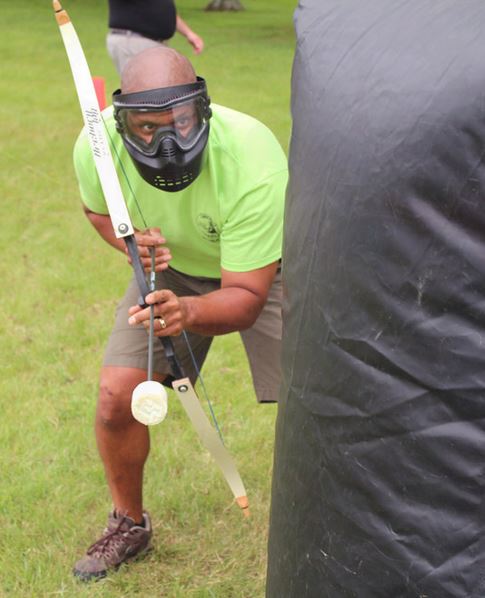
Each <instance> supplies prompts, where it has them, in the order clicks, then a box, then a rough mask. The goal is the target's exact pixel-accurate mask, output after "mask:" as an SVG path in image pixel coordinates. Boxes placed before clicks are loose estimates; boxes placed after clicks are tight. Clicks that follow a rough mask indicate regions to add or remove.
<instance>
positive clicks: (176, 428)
mask: <svg viewBox="0 0 485 598" xmlns="http://www.w3.org/2000/svg"><path fill="white" fill-rule="evenodd" d="M106 4H107V2H104V1H103V2H100V1H99V0H70V1H68V0H65V2H64V7H65V8H66V9H67V10H68V11H69V13H70V15H71V17H72V19H73V22H74V24H75V26H76V29H77V31H78V34H79V36H80V38H81V41H82V43H83V45H84V48H85V51H86V54H87V56H88V60H89V62H90V65H91V71H92V74H93V75H98V76H103V77H105V79H106V86H107V89H108V90H112V89H114V88H116V87H117V76H116V73H115V70H114V68H113V66H112V64H111V62H110V60H109V57H108V56H107V54H106V50H105V46H104V38H105V32H106V12H107V9H106ZM205 4H206V0H179V2H178V7H179V11H180V13H181V15H182V16H183V17H184V18H185V19H186V21H187V22H188V23H190V25H191V26H192V28H193V29H194V30H196V31H197V32H198V33H200V34H201V35H202V36H203V37H204V39H205V41H206V50H205V52H204V53H203V54H202V55H201V56H200V57H196V58H194V63H195V66H196V69H197V71H198V72H199V73H200V74H201V75H203V76H204V77H205V78H206V79H207V81H208V85H209V90H210V94H211V96H212V99H213V101H215V102H217V103H221V104H226V105H228V106H231V107H233V108H236V109H239V110H242V111H244V112H247V113H249V114H252V115H254V116H256V117H258V118H259V119H260V120H262V121H263V122H265V123H266V124H267V125H268V126H269V127H270V128H271V129H272V130H273V131H274V132H275V133H276V135H277V137H278V139H279V140H280V142H281V143H282V145H283V147H284V148H285V149H286V148H287V142H288V138H289V132H290V114H289V81H290V71H291V59H292V55H293V44H294V42H293V30H292V11H293V8H294V5H295V4H296V2H294V1H293V0H291V1H290V0H245V1H244V4H245V6H246V8H247V10H246V11H245V12H243V13H237V14H235V13H234V14H233V13H230V14H219V13H205V12H204V11H203V10H202V9H203V7H204V5H205ZM0 30H1V31H0V32H1V35H0V50H1V56H2V63H1V65H2V66H1V72H2V102H1V104H0V120H1V125H2V135H1V138H0V162H1V168H2V177H1V182H0V190H1V197H2V225H3V226H2V236H1V238H2V243H1V246H2V260H1V264H0V279H1V281H2V297H1V302H0V353H1V355H2V381H1V384H2V395H1V396H2V398H1V415H2V416H1V418H0V445H1V447H2V449H1V453H0V523H1V530H2V533H1V534H0V596H1V597H2V598H3V596H9V597H10V596H12V597H14V598H17V597H20V598H22V597H35V598H37V597H44V596H67V597H73V596H75V597H77V596H80V597H82V596H86V597H88V596H89V597H97V596H102V597H120V596H123V597H124V596H126V597H131V596H143V597H147V598H151V597H159V596H167V597H187V596H190V597H200V598H202V597H214V596H215V597H220V598H230V597H248V598H253V597H257V596H262V595H263V594H264V576H265V563H266V537H267V520H268V506H269V493H270V481H271V465H272V449H273V427H274V418H275V407H274V406H257V405H256V402H255V398H254V393H253V390H252V387H251V384H250V379H249V375H248V368H247V363H246V360H245V357H244V353H243V351H242V348H241V344H240V342H239V337H238V336H237V335H228V336H226V337H221V338H219V339H217V341H216V342H215V344H214V346H213V349H212V351H211V354H210V357H209V360H208V363H207V364H206V366H205V369H204V374H205V381H206V385H207V388H208V391H209V394H210V396H211V397H212V401H213V403H214V408H215V411H216V413H217V416H218V419H219V421H220V422H221V424H222V427H223V432H224V435H225V438H226V442H227V444H228V446H229V448H230V450H231V452H232V453H233V455H234V456H235V458H236V460H237V463H238V466H239V469H240V471H241V474H242V476H243V478H244V480H245V483H246V486H247V489H248V493H249V497H250V501H251V509H252V517H251V518H250V519H249V520H245V519H243V517H242V516H241V514H240V512H239V510H238V509H237V507H236V506H234V505H233V504H232V497H231V494H230V491H229V489H228V488H227V487H226V485H225V482H224V480H223V478H222V476H221V475H220V473H219V471H218V469H217V467H216V466H215V465H214V464H213V463H212V462H211V460H210V457H209V456H208V455H207V453H206V452H205V451H204V449H202V448H201V446H200V444H199V442H198V440H197V437H196V435H195V433H194V431H193V429H192V427H191V425H190V424H189V422H188V420H187V418H186V416H185V414H184V413H183V411H182V409H181V407H180V405H179V404H178V403H177V401H176V399H175V398H174V396H173V395H171V397H170V405H169V409H170V411H169V415H168V417H167V419H166V420H165V422H164V423H163V424H161V425H160V426H158V427H157V428H156V429H154V430H153V434H152V453H151V456H150V459H149V462H148V465H147V469H146V488H145V498H146V506H147V508H148V509H149V510H150V511H151V513H152V517H153V519H154V525H155V549H154V551H153V552H152V553H151V554H150V555H149V556H148V557H147V558H146V559H144V560H142V561H140V562H139V563H137V564H136V565H135V566H131V567H124V568H122V569H121V570H120V571H119V572H118V574H116V575H113V576H111V577H109V578H108V579H107V580H105V581H103V582H100V583H97V584H94V585H89V586H83V585H80V584H78V583H77V582H76V581H75V580H74V579H73V578H72V576H71V573H70V571H71V567H72V564H73V562H74V561H75V560H76V559H77V558H79V556H81V554H82V553H83V552H84V550H85V548H86V547H87V545H88V544H89V543H90V542H92V541H93V540H94V539H95V537H96V535H97V534H98V533H99V531H100V529H101V528H102V527H103V525H104V522H105V519H106V515H107V512H108V510H109V507H110V500H109V496H108V492H107V489H106V487H105V483H104V476H103V472H102V467H101V463H100V461H99V459H98V455H97V450H96V446H95V441H94V435H93V431H92V428H93V417H94V409H95V402H96V394H97V377H98V371H99V366H100V359H101V355H102V351H103V346H104V343H105V339H106V337H107V334H108V332H109V329H110V326H111V320H112V312H113V308H114V306H115V304H116V301H117V298H118V297H119V296H120V295H121V294H122V292H123V288H124V286H125V284H126V281H127V280H128V278H129V275H130V271H129V268H128V266H127V265H126V264H125V262H124V259H123V257H122V256H120V255H118V254H115V252H114V251H112V250H111V249H110V248H108V247H106V246H105V245H104V244H103V243H102V242H101V241H100V240H99V239H98V238H97V236H96V234H95V233H94V231H93V230H91V228H90V226H89V225H88V223H87V222H86V221H85V219H84V217H83V216H82V213H81V210H80V202H79V195H78V190H77V185H76V182H75V179H74V174H73V168H72V164H71V152H72V145H73V141H74V139H75V137H76V135H77V133H78V131H79V128H80V126H81V117H80V111H79V108H78V104H77V99H76V96H75V93H74V88H73V84H72V79H71V74H70V71H69V67H68V63H67V59H66V56H65V52H64V49H63V45H62V42H61V38H60V35H59V32H58V29H57V25H56V23H55V20H54V17H53V13H52V9H51V4H50V1H49V0H45V1H43V0H42V1H40V0H17V1H16V2H12V3H7V2H6V1H5V0H4V1H3V2H2V20H1V24H0ZM172 45H173V46H174V47H176V48H177V49H179V50H182V51H184V52H187V53H188V55H189V56H192V55H191V49H190V47H189V46H188V45H187V44H186V42H185V40H184V39H182V38H176V39H175V40H174V41H173V44H172Z"/></svg>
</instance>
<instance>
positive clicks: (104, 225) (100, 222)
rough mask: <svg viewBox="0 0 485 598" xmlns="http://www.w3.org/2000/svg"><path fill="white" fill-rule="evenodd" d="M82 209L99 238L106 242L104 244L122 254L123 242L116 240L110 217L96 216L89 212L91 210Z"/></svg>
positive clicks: (123, 249)
mask: <svg viewBox="0 0 485 598" xmlns="http://www.w3.org/2000/svg"><path fill="white" fill-rule="evenodd" d="M83 209H84V213H85V214H86V217H87V219H88V220H89V222H90V223H91V224H92V225H93V227H94V228H95V229H96V231H97V232H98V234H99V235H100V237H102V238H103V239H104V240H105V241H106V243H108V244H109V245H111V246H112V247H114V248H115V249H118V251H121V252H123V253H124V251H125V242H124V241H123V239H117V238H116V235H115V233H114V230H113V225H112V224H111V219H110V217H109V216H106V215H104V214H96V213H95V212H91V210H89V209H88V208H86V207H85V206H84V208H83Z"/></svg>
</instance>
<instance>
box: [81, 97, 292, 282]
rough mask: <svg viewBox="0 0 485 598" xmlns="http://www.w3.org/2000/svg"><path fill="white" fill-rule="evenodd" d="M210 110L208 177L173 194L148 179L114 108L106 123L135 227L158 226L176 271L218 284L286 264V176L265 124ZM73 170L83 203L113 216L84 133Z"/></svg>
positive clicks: (231, 112)
mask: <svg viewBox="0 0 485 598" xmlns="http://www.w3.org/2000/svg"><path fill="white" fill-rule="evenodd" d="M212 110H213V116H212V118H211V120H210V134H209V141H208V143H207V147H206V151H205V155H204V163H203V167H202V171H201V173H200V174H199V176H198V177H197V179H196V180H195V181H194V182H193V183H192V184H191V185H189V186H188V187H187V188H186V189H183V190H182V191H178V192H172V193H170V192H166V191H161V190H159V189H156V188H155V187H152V186H151V185H149V184H148V183H146V182H145V181H144V180H143V179H142V177H141V176H140V175H139V174H138V172H137V170H136V168H135V166H134V164H133V162H132V161H131V158H130V156H129V155H128V152H127V151H126V150H125V148H124V145H123V141H122V139H121V136H120V135H119V134H118V133H117V132H116V130H115V123H114V119H113V116H112V113H111V109H107V110H106V111H105V112H104V113H103V116H104V117H105V120H106V126H107V129H108V132H109V134H110V136H111V138H112V140H113V143H114V147H115V149H116V151H115V152H114V155H115V163H116V168H117V171H118V175H119V179H120V183H121V188H122V190H123V194H124V196H125V199H126V203H127V205H128V210H129V213H130V216H131V219H132V221H133V225H134V226H135V228H137V229H140V230H142V229H144V228H145V223H146V226H148V227H155V226H158V227H160V229H161V231H162V234H163V236H164V237H165V238H166V239H167V247H169V248H170V251H171V253H172V256H173V259H172V260H171V262H170V265H171V266H172V267H173V268H175V269H176V270H179V271H181V272H185V273H186V274H191V275H193V276H205V277H209V278H219V277H220V275H221V271H220V269H221V267H222V268H224V269H225V270H228V271H231V272H247V271H249V270H254V269H256V268H261V267H263V266H266V265H268V264H270V263H272V262H274V261H276V260H278V259H279V258H280V257H281V244H282V225H283V207H284V198H285V189H286V183H287V176H288V169H287V160H286V157H285V154H284V152H283V150H282V149H281V146H280V145H279V143H278V141H277V140H276V138H275V137H274V135H273V134H272V133H271V131H270V130H269V129H268V128H267V127H266V126H265V125H263V124H262V123H260V122H259V121H257V120H255V119H254V118H252V117H250V116H248V115H246V114H242V113H240V112H236V111H234V110H230V109H228V108H224V107H222V106H217V105H212ZM120 164H121V165H120ZM74 167H75V170H76V174H77V178H78V182H79V187H80V191H81V198H82V200H83V202H84V204H85V205H86V206H87V207H88V208H89V209H90V210H91V211H93V212H95V213H98V214H108V209H107V206H106V202H105V201H104V196H103V192H102V190H101V186H100V184H99V180H98V176H97V174H96V170H95V165H94V160H93V158H92V156H91V151H90V148H89V143H88V139H87V136H86V135H85V134H84V131H83V132H82V133H81V135H80V136H79V138H78V140H77V142H76V145H75V148H74ZM122 170H123V171H124V172H125V173H126V176H125V174H123V172H122ZM127 178H128V179H129V182H130V185H128V183H127V180H126V179H127ZM130 187H131V189H130ZM134 196H135V197H134ZM135 198H136V201H135ZM140 213H141V214H142V215H143V218H142V216H141V214H140ZM143 219H144V220H145V222H144V220H143Z"/></svg>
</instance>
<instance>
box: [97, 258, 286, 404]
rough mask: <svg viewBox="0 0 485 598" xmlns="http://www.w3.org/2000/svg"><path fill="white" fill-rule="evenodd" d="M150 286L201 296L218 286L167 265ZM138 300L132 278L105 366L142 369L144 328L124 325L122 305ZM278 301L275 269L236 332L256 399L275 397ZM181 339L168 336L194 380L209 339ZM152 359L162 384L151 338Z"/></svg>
mask: <svg viewBox="0 0 485 598" xmlns="http://www.w3.org/2000/svg"><path fill="white" fill-rule="evenodd" d="M156 287H157V289H161V288H168V289H170V290H172V291H173V292H174V293H175V294H176V295H178V296H180V297H183V296H187V295H204V294H206V293H210V292H211V291H214V290H217V289H218V288H220V280H218V279H208V278H198V277H194V276H189V275H187V274H182V273H181V272H177V271H176V270H173V269H168V270H166V271H165V272H164V273H163V274H157V280H156ZM138 298H139V291H138V287H137V285H136V281H135V280H132V281H131V283H130V285H129V287H128V290H127V291H126V294H125V296H124V297H123V299H122V300H121V301H120V303H119V304H118V307H117V309H116V317H115V324H114V327H113V330H112V332H111V336H110V338H109V340H108V345H107V347H106V352H105V356H104V365H105V366H117V367H130V368H139V369H143V370H146V369H147V361H148V354H147V350H148V348H147V339H148V337H147V332H146V330H145V329H144V328H143V326H136V327H133V326H129V325H128V308H129V307H131V306H132V305H136V304H137V303H138ZM281 299H282V286H281V274H280V273H279V272H278V273H277V275H276V277H275V280H274V282H273V285H272V287H271V289H270V293H269V296H268V301H267V302H266V305H265V307H264V308H263V311H262V312H261V314H260V315H259V317H258V319H257V320H256V322H255V323H254V325H253V326H252V328H250V329H248V330H244V331H242V332H241V333H240V334H241V338H242V341H243V344H244V348H245V350H246V354H247V356H248V361H249V366H250V369H251V375H252V378H253V384H254V389H255V392H256V397H257V400H258V401H259V402H260V403H267V402H275V401H277V400H278V392H279V385H280V380H281V364H280V352H281ZM187 338H188V341H189V344H190V349H189V347H188V345H187V342H186V339H185V336H184V335H181V336H177V337H172V340H173V343H174V347H175V352H176V354H177V357H178V358H179V360H180V362H181V364H182V368H183V369H184V372H185V375H186V376H188V377H189V378H190V380H191V381H192V383H193V384H195V382H196V380H197V377H198V373H199V371H200V369H201V368H202V365H203V363H204V360H205V358H206V356H207V353H208V351H209V347H210V345H211V342H212V337H211V336H201V335H198V334H193V333H191V332H188V333H187ZM190 350H191V351H192V353H193V356H194V359H195V364H194V360H193V359H192V357H191V353H190ZM153 363H154V368H153V369H154V371H155V372H156V373H158V374H160V375H162V376H168V378H167V380H166V383H167V385H168V384H169V381H170V379H171V375H170V367H169V365H168V362H167V360H166V359H165V356H164V352H163V348H162V345H161V343H160V342H159V341H156V342H155V349H154V359H153Z"/></svg>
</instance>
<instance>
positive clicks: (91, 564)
mask: <svg viewBox="0 0 485 598" xmlns="http://www.w3.org/2000/svg"><path fill="white" fill-rule="evenodd" d="M143 522H144V526H141V525H136V524H135V522H134V521H133V519H131V518H130V517H126V516H124V515H117V514H116V513H115V512H114V511H113V513H110V515H109V519H108V527H107V528H106V529H105V530H104V532H103V535H102V536H101V538H100V539H99V540H98V541H97V542H95V543H94V544H92V545H91V546H90V547H89V548H88V550H87V552H86V555H85V556H84V557H83V558H82V559H81V560H80V561H78V562H77V563H76V564H75V565H74V569H73V573H74V575H75V576H76V577H78V578H79V579H80V580H81V581H90V580H92V579H101V578H102V577H106V575H107V573H108V570H109V569H117V568H118V567H119V566H120V565H121V563H124V562H126V561H128V560H129V559H132V558H134V557H136V556H139V555H140V554H143V553H144V552H146V551H147V550H149V548H150V539H151V537H152V524H151V521H150V517H149V515H148V513H145V512H144V513H143Z"/></svg>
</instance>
